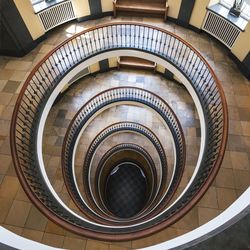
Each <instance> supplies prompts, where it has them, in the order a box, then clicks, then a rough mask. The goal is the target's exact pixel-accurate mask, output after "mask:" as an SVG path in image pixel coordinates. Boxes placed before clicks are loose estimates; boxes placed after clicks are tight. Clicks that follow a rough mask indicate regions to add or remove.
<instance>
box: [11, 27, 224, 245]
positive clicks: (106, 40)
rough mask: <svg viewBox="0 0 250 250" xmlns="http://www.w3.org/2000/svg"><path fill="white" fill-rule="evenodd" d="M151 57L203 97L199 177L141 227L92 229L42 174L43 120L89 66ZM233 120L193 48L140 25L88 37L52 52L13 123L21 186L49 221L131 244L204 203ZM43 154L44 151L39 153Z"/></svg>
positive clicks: (96, 30) (99, 30) (31, 80)
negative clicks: (116, 57)
mask: <svg viewBox="0 0 250 250" xmlns="http://www.w3.org/2000/svg"><path fill="white" fill-rule="evenodd" d="M122 49H127V50H136V51H143V52H145V53H148V54H152V55H154V56H156V57H157V58H160V59H163V60H165V61H167V62H168V63H170V64H171V65H172V66H173V67H175V68H176V70H178V71H179V72H181V74H182V75H183V76H185V78H186V79H187V80H188V81H189V83H190V87H191V88H192V89H193V90H194V91H195V93H196V95H197V96H198V101H199V103H200V105H201V107H202V112H203V115H204V117H205V124H203V125H204V127H205V130H206V131H205V132H206V133H205V134H206V137H205V149H204V151H203V152H202V159H201V162H200V164H199V166H198V171H197V173H196V175H195V178H194V179H193V181H192V183H191V185H190V186H189V187H188V188H187V190H186V192H185V194H184V195H182V197H181V199H179V200H178V201H177V202H175V204H174V205H173V206H171V207H170V208H169V209H167V210H166V211H165V212H162V213H161V214H160V215H159V216H155V218H154V219H153V220H149V221H145V222H144V223H143V224H140V225H134V226H128V227H119V226H112V227H109V226H105V225H100V224H98V223H93V222H91V221H89V220H87V219H84V218H81V217H80V216H77V215H76V214H74V213H73V212H72V211H70V210H69V209H67V208H66V207H65V205H64V204H63V203H62V202H61V201H60V200H59V198H58V197H57V196H56V195H55V194H54V192H53V190H51V187H50V185H49V184H48V182H47V181H46V178H45V177H44V171H42V170H41V166H42V164H43V162H42V159H41V155H39V154H38V151H39V148H38V144H37V139H38V137H39V135H38V130H39V125H40V124H41V117H42V114H43V112H44V107H45V106H46V104H47V102H48V100H50V98H51V96H52V93H55V92H56V91H58V90H57V88H56V87H57V86H58V84H59V82H60V81H61V80H62V79H63V77H64V76H65V75H66V74H67V73H68V72H70V71H71V70H72V69H73V68H74V67H76V66H77V65H79V64H80V63H82V62H84V61H85V60H87V59H89V58H91V57H93V56H96V55H98V54H101V53H103V52H110V51H114V50H122ZM227 131H228V112H227V105H226V100H225V96H224V93H223V90H222V87H221V85H220V84H219V81H218V79H217V77H216V76H215V74H214V72H213V70H212V68H211V67H210V66H209V64H208V63H207V62H206V60H205V59H204V58H203V56H202V55H201V54H200V53H199V52H198V51H197V50H196V49H195V48H194V47H192V46H191V45H190V44H188V43H187V42H186V41H184V40H183V39H181V38H180V37H178V36H176V35H175V34H173V33H170V32H168V31H166V30H164V29H160V28H157V27H154V26H150V25H146V24H140V23H133V22H130V23H127V22H126V23H122V22H121V23H118V22H117V23H108V24H102V25H99V26H95V27H93V28H90V29H87V30H85V31H83V32H81V33H79V34H76V35H74V36H72V37H71V38H69V39H67V40H66V41H64V42H63V43H61V44H60V45H58V46H57V47H56V48H55V49H53V50H52V51H51V52H50V53H49V54H48V55H47V56H46V57H45V58H43V59H42V60H41V62H39V63H38V65H37V66H36V67H35V68H34V69H33V70H32V71H31V73H30V75H29V76H28V78H27V80H26V82H25V84H24V86H23V88H22V90H21V92H20V94H19V97H18V99H17V102H16V106H15V109H14V112H13V117H12V123H11V132H10V138H11V151H12V156H13V161H14V165H15V168H16V172H17V175H18V177H19V180H20V182H21V184H22V186H23V188H24V190H25V192H26V194H27V195H28V196H29V198H30V199H31V200H32V202H33V203H34V204H35V205H36V206H37V207H38V208H39V210H40V211H42V212H43V213H44V214H45V215H46V216H48V217H49V218H50V219H51V220H53V221H54V222H56V223H58V224H59V225H61V226H63V227H65V228H67V229H69V230H71V231H73V232H75V233H79V234H82V235H85V236H87V237H93V238H97V239H105V240H114V241H119V240H131V239H135V238H138V237H143V236H146V235H149V234H152V233H153V232H156V231H159V230H161V229H162V228H165V227H166V226H168V225H170V224H172V223H174V222H176V221H177V220H178V219H179V218H181V217H182V216H184V215H185V213H187V212H188V211H189V210H190V209H191V208H192V207H193V206H194V205H195V204H196V203H197V202H198V201H199V199H200V198H201V197H202V195H203V194H204V193H205V191H206V190H207V189H208V187H209V186H210V184H211V183H212V181H213V180H214V178H215V176H216V173H217V171H218V169H219V167H220V165H221V162H222V159H223V156H224V151H225V147H226V142H227ZM39 146H41V145H39Z"/></svg>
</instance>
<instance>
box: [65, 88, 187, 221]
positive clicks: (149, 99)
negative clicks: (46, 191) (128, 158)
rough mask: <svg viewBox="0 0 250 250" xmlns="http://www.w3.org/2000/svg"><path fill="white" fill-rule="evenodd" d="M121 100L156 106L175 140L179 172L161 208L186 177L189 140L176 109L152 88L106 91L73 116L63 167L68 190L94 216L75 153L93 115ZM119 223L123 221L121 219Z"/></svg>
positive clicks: (88, 161)
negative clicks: (76, 175) (76, 167)
mask: <svg viewBox="0 0 250 250" xmlns="http://www.w3.org/2000/svg"><path fill="white" fill-rule="evenodd" d="M121 102H131V103H134V104H136V103H140V104H143V105H145V106H146V107H149V108H151V109H153V110H154V111H156V113H158V114H159V115H160V116H161V117H162V119H163V120H164V122H165V123H166V124H167V125H166V127H167V128H169V130H170V131H171V134H172V137H173V141H174V148H175V151H176V154H175V155H176V161H175V166H174V169H176V171H175V173H174V177H173V181H172V183H171V185H170V187H169V189H168V190H167V191H168V192H166V193H165V194H164V196H163V197H162V198H161V202H160V203H159V204H158V203H157V207H158V209H163V208H164V207H165V205H166V204H167V202H168V201H169V200H170V199H171V197H172V196H173V194H174V192H175V190H176V188H177V186H178V183H179V182H180V178H181V176H182V172H183V168H184V164H185V142H184V141H185V140H184V136H183V132H182V129H181V126H180V123H179V121H178V119H177V117H176V116H175V114H174V112H173V111H172V109H171V108H170V107H169V106H168V104H167V103H166V102H165V101H164V100H163V99H162V98H160V97H159V96H157V95H155V94H153V93H152V92H150V91H146V90H143V89H140V88H135V87H117V88H112V89H108V90H106V91H103V92H101V93H100V94H97V95H96V96H94V97H93V98H91V100H89V101H88V102H87V103H86V104H85V105H84V106H83V107H82V108H81V109H80V110H79V111H78V112H77V114H76V115H75V117H74V118H73V119H72V121H71V123H70V125H69V127H68V130H67V132H66V135H65V139H64V143H63V151H62V169H63V176H64V181H65V182H66V183H67V185H66V186H67V189H68V192H69V194H70V195H71V197H72V199H73V200H74V202H75V204H76V205H77V206H78V207H79V209H81V211H82V212H83V213H84V214H86V215H87V216H91V214H92V213H91V211H90V209H89V208H88V207H87V205H86V202H85V201H84V199H83V198H82V197H81V195H80V192H79V191H78V190H77V186H76V181H75V180H74V172H73V169H74V166H72V162H73V159H74V152H75V149H76V147H77V142H78V140H79V138H80V136H81V133H82V132H83V130H82V128H84V127H85V124H87V123H88V122H89V119H90V118H91V117H93V116H94V115H95V114H96V113H97V112H99V110H104V109H106V108H109V107H110V105H117V103H118V104H119V103H121ZM127 124H128V125H129V126H130V127H131V129H133V130H135V131H140V129H141V128H142V129H143V130H144V135H145V136H148V135H149V134H148V133H149V132H150V131H148V130H147V129H145V127H144V126H143V127H141V126H138V125H136V124H133V123H130V124H129V123H127ZM127 124H126V123H125V127H127V128H128V127H129V126H127ZM138 128H139V129H138ZM109 130H111V127H109V128H108V130H107V131H104V136H106V134H107V135H108V132H109ZM145 131H146V132H148V133H145ZM151 135H152V134H151ZM97 138H98V137H97ZM152 142H153V143H154V144H155V146H157V147H159V146H160V147H161V148H160V152H161V154H163V153H164V150H163V148H162V146H161V145H160V144H158V143H157V144H156V143H155V138H154V141H152ZM97 145H98V144H94V145H93V148H91V150H93V152H94V151H95V148H96V146H97ZM91 146H92V145H91ZM162 161H163V163H164V164H165V165H166V162H164V158H162ZM86 164H87V165H89V164H90V158H88V159H87V162H86ZM87 165H85V166H87ZM165 165H164V168H165ZM87 169H88V168H87V167H86V168H84V171H85V172H84V175H85V176H87V175H88V172H86V171H87ZM165 169H166V168H165ZM163 174H164V172H163ZM162 179H163V180H165V179H166V176H163V177H162ZM163 185H164V183H163ZM86 190H88V189H86ZM162 191H163V190H162ZM154 214H155V213H153V212H151V213H150V215H154ZM93 219H94V218H93ZM119 224H121V223H120V222H119Z"/></svg>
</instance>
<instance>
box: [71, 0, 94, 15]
mask: <svg viewBox="0 0 250 250" xmlns="http://www.w3.org/2000/svg"><path fill="white" fill-rule="evenodd" d="M72 4H73V8H74V11H75V14H76V17H77V18H79V17H84V16H88V15H90V9H89V1H88V0H73V1H72Z"/></svg>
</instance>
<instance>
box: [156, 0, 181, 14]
mask: <svg viewBox="0 0 250 250" xmlns="http://www.w3.org/2000/svg"><path fill="white" fill-rule="evenodd" d="M152 1H153V0H152ZM168 6H169V9H168V16H170V17H173V18H177V17H178V14H179V10H180V7H181V0H168Z"/></svg>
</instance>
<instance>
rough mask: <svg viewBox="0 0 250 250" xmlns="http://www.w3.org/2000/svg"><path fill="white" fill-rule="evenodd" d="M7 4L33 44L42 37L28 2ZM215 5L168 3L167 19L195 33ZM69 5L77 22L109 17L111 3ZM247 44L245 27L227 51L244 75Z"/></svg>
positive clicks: (249, 31) (75, 0)
mask: <svg viewBox="0 0 250 250" xmlns="http://www.w3.org/2000/svg"><path fill="white" fill-rule="evenodd" d="M10 1H14V3H15V5H16V7H17V9H18V11H19V13H20V15H21V16H22V18H23V20H24V23H25V25H26V26H27V28H28V30H29V32H30V34H31V36H32V38H33V39H34V40H36V39H38V38H40V37H42V36H43V35H44V34H45V32H44V29H43V27H42V24H41V22H40V20H39V18H38V16H37V15H35V14H34V11H33V7H32V5H31V2H30V1H29V0H26V1H22V0H10ZM218 1H219V0H193V1H191V0H189V1H187V0H168V5H169V11H168V19H169V20H171V21H175V22H177V23H178V24H180V25H183V26H185V27H191V28H193V29H195V30H197V31H199V30H200V29H201V27H202V23H203V20H204V18H205V15H206V8H207V6H210V5H213V4H215V3H218ZM72 4H73V8H74V11H75V14H76V17H77V20H78V21H83V20H88V19H95V18H98V17H102V16H106V15H112V11H113V4H112V0H91V1H90V0H72ZM249 40H250V25H249V23H248V25H247V27H246V29H245V31H244V32H242V33H241V34H240V35H239V37H238V39H237V40H236V42H235V43H234V45H233V47H232V50H231V54H232V55H233V58H234V59H235V60H236V63H237V62H238V64H240V63H241V62H243V64H244V65H243V67H244V69H243V72H246V75H248V73H247V71H248V70H249V68H250V66H249V64H250V62H248V60H249V61H250V58H249V59H248V58H247V57H250V55H249V50H250V43H249V42H248V41H249ZM246 60H247V61H246ZM240 66H241V65H240ZM240 68H241V67H240ZM249 74H250V73H249Z"/></svg>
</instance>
